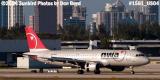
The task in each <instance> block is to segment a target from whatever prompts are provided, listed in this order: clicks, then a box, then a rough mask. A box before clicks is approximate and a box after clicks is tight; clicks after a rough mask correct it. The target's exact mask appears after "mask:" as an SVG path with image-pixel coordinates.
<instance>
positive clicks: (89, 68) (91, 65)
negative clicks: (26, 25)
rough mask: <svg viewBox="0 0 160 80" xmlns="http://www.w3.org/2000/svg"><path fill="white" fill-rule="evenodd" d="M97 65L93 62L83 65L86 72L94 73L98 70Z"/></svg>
mask: <svg viewBox="0 0 160 80" xmlns="http://www.w3.org/2000/svg"><path fill="white" fill-rule="evenodd" d="M98 65H99V64H98V63H95V62H89V63H86V64H85V69H86V70H87V71H94V70H96V69H99V66H98Z"/></svg>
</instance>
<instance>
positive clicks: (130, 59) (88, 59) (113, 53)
mask: <svg viewBox="0 0 160 80" xmlns="http://www.w3.org/2000/svg"><path fill="white" fill-rule="evenodd" d="M25 31H26V36H27V41H28V46H29V50H30V52H27V53H24V54H25V55H28V56H30V57H31V58H32V59H34V60H37V61H42V62H44V63H46V64H54V65H58V66H70V67H77V69H78V71H77V73H78V74H83V73H84V70H86V71H87V72H89V71H93V72H94V73H95V74H100V68H102V67H105V68H109V69H111V70H112V71H123V70H124V69H125V68H129V67H130V68H132V69H131V73H132V74H134V70H133V67H135V66H141V65H145V64H148V63H149V59H148V58H147V57H145V56H144V54H143V53H141V52H138V51H135V50H87V49H86V50H59V51H56V50H55V51H51V50H48V49H47V48H46V47H45V46H44V44H43V43H42V41H41V40H40V39H39V37H38V36H37V35H36V33H35V32H34V31H33V30H32V27H31V26H28V27H26V28H25Z"/></svg>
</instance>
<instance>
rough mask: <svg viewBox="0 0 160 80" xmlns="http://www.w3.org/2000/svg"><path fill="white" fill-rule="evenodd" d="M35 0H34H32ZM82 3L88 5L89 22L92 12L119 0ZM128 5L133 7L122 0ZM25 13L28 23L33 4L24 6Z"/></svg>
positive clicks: (128, 7) (91, 0) (127, 0)
mask: <svg viewBox="0 0 160 80" xmlns="http://www.w3.org/2000/svg"><path fill="white" fill-rule="evenodd" d="M31 1H33V0H31ZM81 1H82V4H83V5H84V6H86V7H87V24H88V23H89V22H90V21H91V14H93V13H96V12H98V11H101V10H103V9H104V7H105V4H106V3H114V2H116V1H117V0H81ZM121 1H122V2H123V3H124V4H125V5H126V6H127V9H132V8H131V7H130V6H128V3H129V1H130V0H121ZM24 10H25V11H24V14H25V16H26V18H25V19H26V21H25V22H26V24H28V17H29V15H33V11H34V9H33V6H32V7H31V6H30V7H24Z"/></svg>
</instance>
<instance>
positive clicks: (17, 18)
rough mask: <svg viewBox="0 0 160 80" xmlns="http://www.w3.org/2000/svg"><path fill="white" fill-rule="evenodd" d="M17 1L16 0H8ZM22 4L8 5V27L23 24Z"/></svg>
mask: <svg viewBox="0 0 160 80" xmlns="http://www.w3.org/2000/svg"><path fill="white" fill-rule="evenodd" d="M8 1H9V2H10V1H18V0H8ZM23 20H24V17H23V6H18V5H17V6H15V5H8V29H10V28H12V27H15V26H20V25H23V24H24V21H23Z"/></svg>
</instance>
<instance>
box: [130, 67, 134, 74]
mask: <svg viewBox="0 0 160 80" xmlns="http://www.w3.org/2000/svg"><path fill="white" fill-rule="evenodd" d="M130 69H131V74H135V71H134V67H133V66H130Z"/></svg>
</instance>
